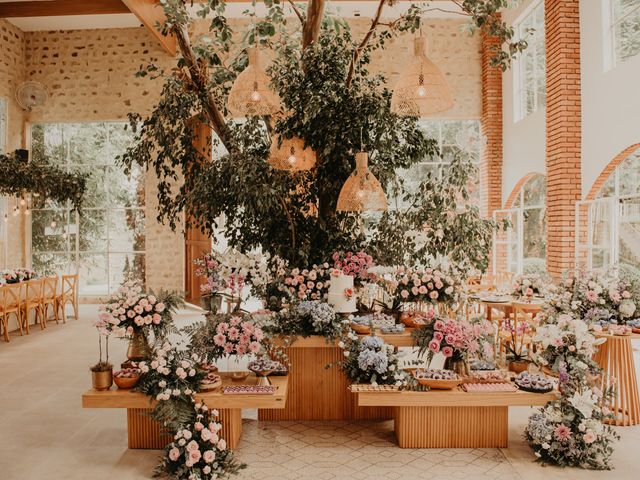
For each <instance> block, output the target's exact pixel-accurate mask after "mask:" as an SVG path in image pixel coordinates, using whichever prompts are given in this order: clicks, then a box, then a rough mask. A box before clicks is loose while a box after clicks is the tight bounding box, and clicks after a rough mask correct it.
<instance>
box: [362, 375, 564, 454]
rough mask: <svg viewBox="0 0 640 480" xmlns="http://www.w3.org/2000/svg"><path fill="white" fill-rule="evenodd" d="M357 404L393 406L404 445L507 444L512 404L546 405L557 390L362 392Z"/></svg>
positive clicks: (463, 446) (498, 445) (485, 446)
mask: <svg viewBox="0 0 640 480" xmlns="http://www.w3.org/2000/svg"><path fill="white" fill-rule="evenodd" d="M353 395H354V396H356V398H357V403H358V405H359V406H361V407H364V406H368V407H373V406H376V407H387V408H393V412H394V413H393V419H394V430H395V434H396V438H397V440H398V445H399V446H400V447H401V448H506V447H507V446H508V443H509V407H515V406H533V405H546V403H547V402H549V401H552V400H555V399H556V398H557V392H555V391H554V392H549V393H542V394H541V393H528V392H524V391H520V390H519V391H516V392H495V393H467V392H465V391H463V390H462V389H460V388H457V389H454V390H431V391H428V392H414V391H402V392H388V393H387V392H384V393H383V392H358V393H354V394H353Z"/></svg>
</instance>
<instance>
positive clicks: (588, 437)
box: [582, 430, 596, 444]
mask: <svg viewBox="0 0 640 480" xmlns="http://www.w3.org/2000/svg"><path fill="white" fill-rule="evenodd" d="M582 439H583V440H584V443H586V444H589V443H593V442H595V441H596V436H595V434H594V433H593V432H592V431H591V430H588V431H587V433H585V434H584V435H583V436H582Z"/></svg>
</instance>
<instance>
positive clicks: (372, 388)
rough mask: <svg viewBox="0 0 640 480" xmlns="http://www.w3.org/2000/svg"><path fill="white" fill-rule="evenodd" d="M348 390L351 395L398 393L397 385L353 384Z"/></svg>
mask: <svg viewBox="0 0 640 480" xmlns="http://www.w3.org/2000/svg"><path fill="white" fill-rule="evenodd" d="M349 390H351V392H353V393H375V392H380V393H400V387H398V386H397V385H370V384H368V383H354V384H352V385H349Z"/></svg>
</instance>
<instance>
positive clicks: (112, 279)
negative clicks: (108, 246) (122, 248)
mask: <svg viewBox="0 0 640 480" xmlns="http://www.w3.org/2000/svg"><path fill="white" fill-rule="evenodd" d="M125 279H127V280H136V281H138V282H140V283H142V284H144V280H145V256H144V254H143V253H112V254H110V255H109V289H110V293H113V292H115V291H116V290H117V289H118V287H119V286H120V284H122V282H123V280H125Z"/></svg>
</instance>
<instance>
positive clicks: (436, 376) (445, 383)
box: [413, 368, 462, 390]
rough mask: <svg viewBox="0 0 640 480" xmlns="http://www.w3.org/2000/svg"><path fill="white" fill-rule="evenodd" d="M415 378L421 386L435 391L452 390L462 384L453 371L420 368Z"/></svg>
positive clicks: (414, 374)
mask: <svg viewBox="0 0 640 480" xmlns="http://www.w3.org/2000/svg"><path fill="white" fill-rule="evenodd" d="M413 376H414V377H415V378H416V380H417V381H418V383H419V384H420V385H423V386H425V387H429V388H431V389H433V390H451V389H453V388H456V387H457V386H458V385H460V384H461V383H462V379H461V378H460V377H459V376H458V374H457V373H456V372H454V371H453V370H438V369H434V368H424V369H423V368H419V369H417V370H416V371H415V372H414V373H413Z"/></svg>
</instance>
